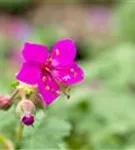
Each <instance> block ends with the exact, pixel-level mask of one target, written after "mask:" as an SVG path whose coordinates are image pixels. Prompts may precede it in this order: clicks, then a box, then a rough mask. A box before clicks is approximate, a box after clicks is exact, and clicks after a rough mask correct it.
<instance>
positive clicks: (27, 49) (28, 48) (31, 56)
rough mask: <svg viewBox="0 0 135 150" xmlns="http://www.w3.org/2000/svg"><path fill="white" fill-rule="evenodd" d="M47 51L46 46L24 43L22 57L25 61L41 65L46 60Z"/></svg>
mask: <svg viewBox="0 0 135 150" xmlns="http://www.w3.org/2000/svg"><path fill="white" fill-rule="evenodd" d="M48 55H49V53H48V49H47V47H46V46H44V45H41V44H34V43H29V42H27V43H25V46H24V49H23V56H24V58H25V60H26V61H29V62H36V63H42V62H44V61H45V60H46V59H47V58H48Z"/></svg>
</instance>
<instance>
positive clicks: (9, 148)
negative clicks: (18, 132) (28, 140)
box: [0, 134, 14, 150]
mask: <svg viewBox="0 0 135 150" xmlns="http://www.w3.org/2000/svg"><path fill="white" fill-rule="evenodd" d="M0 143H1V144H2V145H3V146H4V148H3V150H14V147H13V144H12V143H11V141H9V140H8V139H7V138H5V136H4V135H2V134H0Z"/></svg>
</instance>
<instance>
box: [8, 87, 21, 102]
mask: <svg viewBox="0 0 135 150" xmlns="http://www.w3.org/2000/svg"><path fill="white" fill-rule="evenodd" d="M18 93H19V89H16V90H15V91H14V92H13V93H12V95H11V97H10V99H9V100H10V101H13V99H14V98H15V97H16V95H17V94H18Z"/></svg>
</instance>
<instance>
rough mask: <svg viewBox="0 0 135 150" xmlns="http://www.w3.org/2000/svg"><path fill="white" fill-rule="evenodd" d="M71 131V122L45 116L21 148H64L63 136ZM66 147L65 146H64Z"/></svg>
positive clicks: (25, 139)
mask: <svg viewBox="0 0 135 150" xmlns="http://www.w3.org/2000/svg"><path fill="white" fill-rule="evenodd" d="M69 133H70V124H69V123H68V122H66V121H64V120H60V119H58V118H55V117H50V118H47V117H44V118H42V122H41V123H40V124H38V125H37V127H34V128H33V131H32V135H30V136H27V137H25V138H24V140H23V143H22V148H21V149H63V146H64V142H63V138H64V137H66V136H68V135H69ZM64 147H65V146H64Z"/></svg>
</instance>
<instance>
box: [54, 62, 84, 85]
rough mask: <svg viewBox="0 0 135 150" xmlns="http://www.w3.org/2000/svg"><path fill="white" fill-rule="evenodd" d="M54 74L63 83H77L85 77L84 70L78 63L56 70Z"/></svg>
mask: <svg viewBox="0 0 135 150" xmlns="http://www.w3.org/2000/svg"><path fill="white" fill-rule="evenodd" d="M53 74H54V76H55V77H56V78H57V79H58V80H60V81H61V82H62V83H63V84H75V83H77V82H80V81H82V80H83V79H84V72H83V70H82V69H81V67H80V66H79V65H77V63H72V64H71V65H68V66H65V67H61V68H59V69H57V70H54V71H53Z"/></svg>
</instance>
